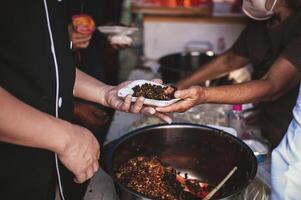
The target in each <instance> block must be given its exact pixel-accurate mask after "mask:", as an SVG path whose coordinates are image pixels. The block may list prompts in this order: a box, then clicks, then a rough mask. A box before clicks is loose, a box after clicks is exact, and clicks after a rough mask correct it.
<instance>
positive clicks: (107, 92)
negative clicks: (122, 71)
mask: <svg viewBox="0 0 301 200" xmlns="http://www.w3.org/2000/svg"><path fill="white" fill-rule="evenodd" d="M129 83H130V82H124V83H122V84H120V85H118V86H110V85H106V84H105V83H102V82H100V81H98V80H97V79H95V78H93V77H91V76H89V75H87V74H86V73H84V72H82V71H80V70H79V69H76V81H75V85H74V96H76V97H78V98H81V99H84V100H87V101H91V102H95V103H100V104H102V105H104V106H107V107H111V108H113V109H116V110H120V111H123V112H131V113H143V114H149V115H155V116H157V117H159V118H161V119H163V120H164V121H166V122H169V123H170V122H171V119H170V117H168V116H167V115H164V114H162V113H159V112H156V110H155V109H154V108H152V107H145V106H143V104H144V98H143V97H139V98H138V100H137V101H136V102H135V103H134V104H133V105H132V104H131V98H132V97H131V96H127V97H126V98H125V99H122V98H119V97H118V96H117V93H118V90H119V89H121V88H122V87H124V86H126V85H128V84H129Z"/></svg>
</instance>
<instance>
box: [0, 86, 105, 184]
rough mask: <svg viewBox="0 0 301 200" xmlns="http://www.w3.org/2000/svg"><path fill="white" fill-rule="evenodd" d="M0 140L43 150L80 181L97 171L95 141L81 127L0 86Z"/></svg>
mask: <svg viewBox="0 0 301 200" xmlns="http://www.w3.org/2000/svg"><path fill="white" fill-rule="evenodd" d="M0 105H1V112H0V141H2V142H6V143H12V144H17V145H22V146H27V147H33V148H41V149H46V150H49V151H52V152H55V153H57V154H58V157H59V159H60V160H61V161H62V163H63V164H64V165H65V166H66V167H67V168H68V169H69V170H70V171H72V172H73V173H74V174H75V177H76V180H77V181H78V182H84V181H85V180H87V179H89V178H91V177H92V175H93V174H94V172H95V171H97V170H98V157H99V152H100V151H99V144H98V142H97V140H96V139H95V137H94V136H93V135H92V134H91V133H90V132H89V131H88V130H87V129H84V128H82V127H79V126H76V125H72V124H70V123H68V122H66V121H63V120H60V119H56V118H55V117H53V116H51V115H48V114H46V113H43V112H40V111H38V110H37V109H35V108H33V107H31V106H29V105H27V104H25V103H23V102H22V101H20V100H18V99H17V98H15V97H14V96H12V95H11V94H10V93H9V92H7V91H6V90H5V89H3V88H2V87H0Z"/></svg>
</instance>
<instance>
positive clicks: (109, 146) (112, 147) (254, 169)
mask: <svg viewBox="0 0 301 200" xmlns="http://www.w3.org/2000/svg"><path fill="white" fill-rule="evenodd" d="M183 127H187V128H202V129H204V130H210V131H213V132H214V133H222V134H224V135H226V136H227V137H230V138H232V139H234V140H235V141H237V142H238V143H239V144H241V145H242V146H244V147H245V149H246V150H247V151H249V153H250V155H252V160H253V163H254V165H253V167H252V170H251V173H250V177H249V180H248V181H247V182H246V183H245V184H244V185H243V187H241V189H236V190H235V191H234V192H233V193H232V194H230V195H228V196H225V197H223V198H221V199H219V200H222V199H227V198H230V197H233V196H235V195H237V194H239V193H240V192H242V191H243V190H244V189H245V188H246V187H248V185H249V184H250V183H251V181H252V180H253V179H254V178H255V176H256V172H257V167H258V164H257V160H256V157H255V155H254V153H253V151H252V150H251V148H250V147H249V146H248V145H247V144H245V143H244V142H243V141H242V140H240V139H239V138H237V137H235V136H233V135H231V134H230V133H227V132H226V131H223V130H220V129H217V128H213V127H209V126H206V125H200V124H192V123H173V124H156V125H150V126H145V127H141V128H138V129H135V130H132V131H130V132H128V133H127V134H125V135H124V136H122V137H120V138H118V139H115V140H113V141H111V142H109V143H108V144H106V145H105V146H104V149H105V148H107V151H108V154H109V155H102V156H101V163H102V164H101V166H106V167H105V168H110V169H112V170H106V169H104V168H103V170H104V171H105V172H106V173H107V174H108V175H109V176H110V177H111V178H112V179H113V181H114V184H117V185H118V186H119V187H120V188H122V189H124V190H126V191H127V192H129V193H130V194H132V195H135V196H137V197H139V198H144V199H148V200H153V199H150V198H149V197H146V196H144V195H143V194H139V193H137V192H136V191H134V190H133V189H131V188H128V187H126V186H124V185H123V184H121V183H120V181H119V180H118V179H117V177H116V175H115V173H114V170H113V162H111V163H110V166H108V164H107V160H108V159H110V160H111V161H112V158H113V154H114V152H115V150H116V149H117V148H118V147H119V145H120V144H122V143H123V142H125V141H126V140H128V139H129V138H132V137H134V136H136V135H138V134H141V133H143V131H147V130H153V129H161V128H164V129H168V128H183ZM103 152H106V151H103Z"/></svg>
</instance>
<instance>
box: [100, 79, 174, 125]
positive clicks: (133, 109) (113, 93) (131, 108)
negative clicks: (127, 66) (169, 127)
mask: <svg viewBox="0 0 301 200" xmlns="http://www.w3.org/2000/svg"><path fill="white" fill-rule="evenodd" d="M152 81H154V82H157V83H162V81H161V80H158V79H155V80H152ZM130 82H131V81H127V82H124V83H121V84H120V85H118V86H116V87H110V88H109V90H108V92H107V93H106V96H105V100H106V102H107V104H108V105H109V106H110V107H112V108H113V109H116V110H119V111H123V112H129V113H136V114H138V113H141V114H145V115H154V116H157V117H159V118H160V119H162V120H164V121H166V122H167V123H171V122H172V120H171V118H170V117H169V116H168V115H166V114H163V113H160V112H158V111H156V109H155V108H154V107H151V106H146V105H144V97H139V98H138V99H137V101H136V102H135V103H133V104H132V96H131V95H128V96H127V97H126V98H124V99H123V98H120V97H118V95H117V94H118V91H119V90H120V89H121V88H123V87H125V86H127V85H128V84H129V83H130Z"/></svg>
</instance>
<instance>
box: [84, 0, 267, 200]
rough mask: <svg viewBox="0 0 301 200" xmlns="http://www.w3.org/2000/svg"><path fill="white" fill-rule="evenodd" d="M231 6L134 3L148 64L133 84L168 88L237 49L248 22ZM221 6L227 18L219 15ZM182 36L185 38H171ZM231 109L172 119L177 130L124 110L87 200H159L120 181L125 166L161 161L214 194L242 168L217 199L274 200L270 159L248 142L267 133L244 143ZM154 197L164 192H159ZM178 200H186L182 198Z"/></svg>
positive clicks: (161, 0) (204, 109)
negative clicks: (158, 82) (231, 123)
mask: <svg viewBox="0 0 301 200" xmlns="http://www.w3.org/2000/svg"><path fill="white" fill-rule="evenodd" d="M224 2H225V1H218V0H216V1H207V0H195V1H194V0H191V1H190V0H135V1H132V7H131V11H132V13H133V14H134V15H141V16H142V27H141V29H142V30H143V31H142V30H140V31H139V32H140V34H141V35H142V36H141V41H140V42H141V43H142V47H143V57H144V61H145V62H144V63H143V67H141V66H140V67H138V68H135V69H134V70H132V71H131V72H130V74H129V76H128V77H127V79H129V80H151V79H153V78H161V79H163V81H164V82H165V83H175V82H176V81H178V80H180V79H181V78H183V77H185V76H187V74H189V73H191V72H192V71H193V70H195V69H196V68H197V67H199V66H200V65H201V64H204V63H206V62H208V61H209V60H211V59H212V58H214V57H215V56H216V55H218V54H220V53H222V52H224V51H225V50H227V49H229V48H230V47H231V46H232V44H233V42H234V41H235V39H236V38H237V37H238V35H239V33H240V32H241V30H242V29H243V28H244V27H245V24H246V22H247V20H246V18H245V16H243V15H241V12H239V11H237V10H235V2H236V1H232V0H231V1H228V3H229V2H230V3H231V5H232V7H231V8H226V9H229V10H232V9H234V11H233V10H232V11H233V12H232V11H231V12H223V11H224V10H225V7H223V6H225V5H226V4H225V5H224V4H223V3H224ZM237 2H239V1H237ZM233 6H234V8H233ZM236 6H237V5H236ZM240 6H241V5H238V7H240ZM221 7H222V8H223V9H221V10H222V11H220V10H219V9H220V8H221ZM174 32H177V33H178V34H173V37H170V34H172V33H174ZM134 37H135V35H134ZM138 43H139V42H138ZM136 45H137V44H136ZM138 46H139V44H138ZM134 47H135V43H134ZM225 81H226V82H227V81H228V80H225V79H223V78H220V79H217V80H215V81H212V82H211V83H210V84H211V85H215V84H216V85H218V84H221V83H224V82H225ZM125 92H128V91H125ZM230 109H231V106H229V105H207V104H205V105H200V106H196V107H194V108H192V109H190V110H189V111H187V112H185V113H174V114H172V117H173V120H174V121H173V123H172V124H165V123H164V122H162V121H160V120H159V119H157V118H155V117H147V116H143V115H135V114H130V113H123V112H119V111H117V112H116V113H115V115H114V118H113V121H112V123H111V126H110V129H109V132H108V134H107V137H106V141H105V147H104V148H103V149H102V150H101V152H102V154H101V168H102V170H100V172H99V173H97V174H96V175H95V177H94V178H93V179H92V181H91V183H90V185H89V188H88V191H87V193H86V196H85V200H96V199H97V200H118V199H120V200H136V199H139V200H152V199H157V198H155V197H153V198H150V196H147V195H144V194H143V193H141V192H140V193H139V192H137V191H136V190H137V188H135V189H133V187H132V188H131V187H129V185H130V184H129V182H122V181H121V180H120V179H118V177H119V176H120V175H116V172H118V167H120V166H122V165H126V162H127V161H128V162H130V160H131V159H138V160H139V159H140V160H141V159H142V160H148V159H149V160H152V161H154V160H155V161H156V160H157V159H158V160H157V161H158V163H159V164H160V163H161V164H162V166H165V167H168V168H169V167H171V168H172V170H173V175H174V178H176V177H177V175H176V173H179V174H184V176H185V177H186V178H187V179H188V180H190V179H193V180H199V181H203V182H204V183H206V184H209V185H212V186H213V187H212V188H211V190H213V189H214V187H216V188H217V186H218V184H219V182H221V181H222V180H223V178H224V177H226V176H227V174H228V173H229V172H230V171H231V169H237V170H236V172H234V173H233V174H232V175H231V176H232V177H231V176H230V177H228V180H227V181H226V182H225V183H223V185H222V186H221V188H220V189H219V190H218V191H217V192H216V194H213V196H212V199H233V200H234V199H237V200H249V199H250V200H251V199H252V200H265V199H268V195H269V192H270V174H269V173H270V172H269V166H270V162H269V156H268V155H266V154H265V155H264V156H263V157H262V156H261V154H260V156H259V153H258V152H256V148H255V150H254V149H253V148H252V149H251V147H250V145H249V143H248V142H246V141H247V140H248V141H253V140H257V139H258V140H260V139H261V135H260V132H259V131H258V129H257V127H251V126H250V127H247V129H246V130H247V134H246V136H245V139H246V141H245V142H244V141H242V140H241V139H238V138H237V137H236V136H237V133H236V131H235V130H234V129H231V128H228V112H229V110H230ZM141 156H142V157H141ZM153 156H154V157H153ZM136 161H137V160H136ZM128 164H129V163H128ZM161 169H162V167H161ZM163 171H164V170H163ZM117 174H118V173H117ZM119 174H120V173H119ZM150 175H151V174H150ZM140 176H141V177H140V179H139V180H141V179H142V178H143V175H142V174H140ZM144 176H145V175H144ZM174 180H176V179H174ZM137 181H138V180H136V181H134V182H135V184H136V183H137ZM146 185H147V184H146ZM150 190H153V191H156V188H155V186H154V187H153V188H152V189H150ZM157 193H158V192H157ZM167 199H168V198H167ZM171 199H172V198H171ZM175 199H177V200H182V199H181V198H180V197H177V198H175ZM188 199H189V198H188ZM192 199H193V198H192ZM197 199H202V198H197ZM204 199H206V198H204ZM186 200H187V199H186Z"/></svg>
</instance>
